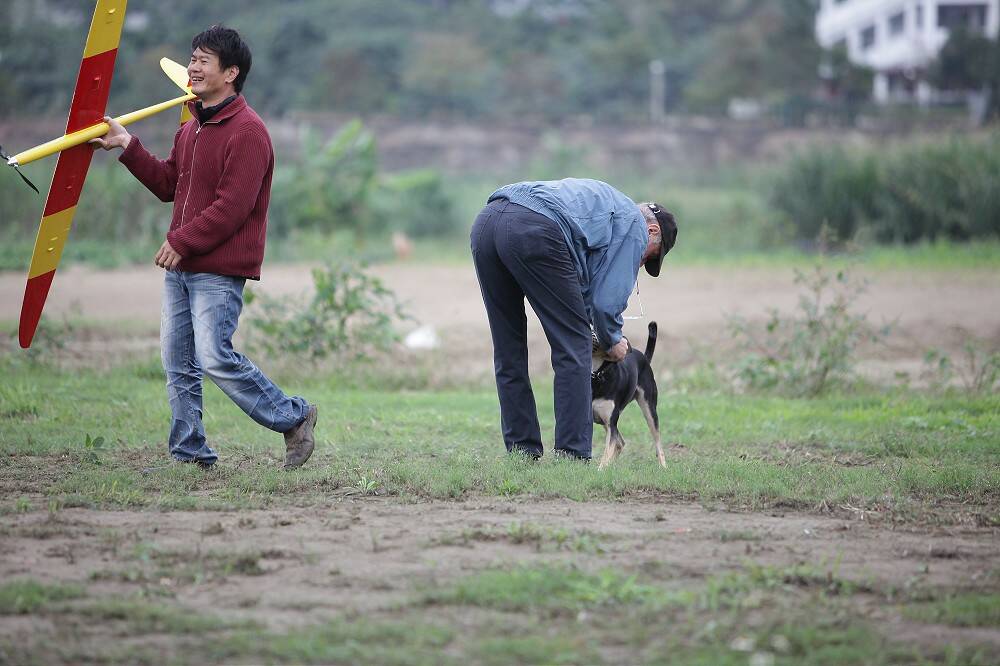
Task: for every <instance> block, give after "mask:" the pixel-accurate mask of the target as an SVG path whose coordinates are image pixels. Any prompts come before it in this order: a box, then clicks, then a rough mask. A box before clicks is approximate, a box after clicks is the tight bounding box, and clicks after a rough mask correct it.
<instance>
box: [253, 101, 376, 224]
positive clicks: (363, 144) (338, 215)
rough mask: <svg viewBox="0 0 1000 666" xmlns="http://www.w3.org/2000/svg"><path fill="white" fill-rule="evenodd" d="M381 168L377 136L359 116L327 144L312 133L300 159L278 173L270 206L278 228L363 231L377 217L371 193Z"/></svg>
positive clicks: (271, 215) (305, 141)
mask: <svg viewBox="0 0 1000 666" xmlns="http://www.w3.org/2000/svg"><path fill="white" fill-rule="evenodd" d="M376 169H377V160H376V155H375V138H374V137H373V136H372V134H371V133H370V132H368V131H367V130H366V129H365V128H364V126H363V125H362V124H361V122H360V121H358V120H355V121H353V122H350V123H348V124H347V125H345V126H344V127H343V128H342V129H341V130H340V131H339V132H337V134H336V135H334V137H333V138H332V139H330V141H329V142H327V143H326V144H325V145H320V143H319V142H318V141H317V140H316V138H315V137H313V136H307V137H306V138H305V140H304V141H303V143H302V161H301V163H300V164H294V165H293V164H289V165H287V166H284V167H282V168H280V169H278V170H277V172H276V173H275V177H274V187H272V192H273V193H274V198H273V203H272V209H271V211H270V218H271V219H272V220H273V221H274V230H275V231H277V232H278V233H283V232H287V231H288V230H290V229H299V228H314V229H319V230H321V231H323V232H326V233H330V232H332V231H335V230H338V229H350V230H352V231H353V232H354V233H355V235H356V236H361V235H362V234H363V233H364V231H365V230H366V229H367V228H368V227H369V226H370V224H371V223H372V222H373V220H374V216H373V215H372V214H371V210H370V206H369V201H370V198H369V197H370V193H371V190H372V188H373V187H374V185H375V174H376Z"/></svg>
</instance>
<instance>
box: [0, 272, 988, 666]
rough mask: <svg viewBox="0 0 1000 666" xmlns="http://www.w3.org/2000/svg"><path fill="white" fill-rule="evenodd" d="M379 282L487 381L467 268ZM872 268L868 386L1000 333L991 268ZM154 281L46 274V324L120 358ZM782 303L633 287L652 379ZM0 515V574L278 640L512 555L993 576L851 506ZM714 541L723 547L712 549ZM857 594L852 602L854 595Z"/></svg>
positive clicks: (663, 567)
mask: <svg viewBox="0 0 1000 666" xmlns="http://www.w3.org/2000/svg"><path fill="white" fill-rule="evenodd" d="M377 273H378V275H380V276H381V277H382V278H383V279H384V280H385V282H386V283H387V285H388V286H389V287H390V288H392V289H393V290H395V291H396V292H397V293H398V294H399V296H400V297H401V298H402V300H403V301H404V302H405V303H406V304H407V306H408V308H409V310H410V312H411V313H412V314H413V315H414V317H415V318H416V320H417V322H418V323H420V324H426V325H431V326H433V327H434V328H435V329H436V330H437V331H438V333H439V334H440V335H441V336H442V339H443V341H444V344H445V345H446V346H447V347H449V348H451V349H453V350H454V353H455V354H456V355H457V356H458V357H459V358H462V359H465V360H466V361H468V363H461V364H456V366H461V367H462V369H461V370H460V372H476V373H481V372H486V373H488V372H489V367H490V358H489V349H490V345H489V334H488V329H487V327H486V325H485V318H484V316H483V312H482V305H481V301H480V297H479V292H478V286H477V284H476V281H475V276H474V274H473V273H472V271H471V269H470V268H469V267H467V266H436V267H427V266H417V265H408V264H396V265H391V266H386V267H381V268H379V269H377ZM871 277H872V281H873V284H872V286H871V289H870V290H869V291H868V292H867V293H866V294H865V295H863V296H862V297H861V298H860V299H859V300H858V302H857V303H856V308H857V309H858V311H862V312H866V313H868V315H869V318H870V319H871V320H873V321H874V322H876V323H879V322H882V321H886V322H889V321H892V322H895V333H894V334H893V336H892V338H891V339H890V343H889V345H888V346H887V347H884V348H881V349H878V350H873V351H872V352H871V353H870V354H869V358H868V359H867V360H866V364H865V368H866V370H867V371H869V372H871V373H873V374H881V375H882V376H891V375H892V374H893V373H894V372H896V371H900V370H904V371H911V372H912V371H915V370H916V369H919V367H920V363H921V361H922V358H923V355H924V353H925V352H926V351H927V349H929V348H932V347H939V348H944V349H946V350H951V351H954V350H957V349H958V348H959V347H960V345H961V344H962V342H963V340H964V339H966V338H967V337H969V336H974V337H976V338H979V339H983V340H987V341H990V342H992V343H993V344H996V343H997V342H1000V279H998V277H997V276H996V275H994V274H991V273H987V272H970V273H961V272H949V273H946V274H941V273H918V272H899V273H893V272H888V273H879V274H876V275H872V276H871ZM160 279H161V276H160V274H159V272H158V271H157V270H155V269H154V268H152V267H150V268H135V269H127V270H117V271H107V272H105V271H93V270H89V269H81V268H68V269H65V270H61V271H60V273H59V274H58V276H57V278H56V282H55V285H54V287H53V291H52V294H51V296H50V299H49V305H48V309H47V311H46V313H47V314H46V316H48V317H56V316H58V315H59V314H60V313H69V312H72V313H75V314H76V315H79V316H82V317H83V318H85V319H87V320H90V321H100V322H115V321H119V322H128V323H127V325H125V326H124V327H123V329H124V331H125V333H122V334H121V337H120V338H119V337H117V336H116V339H115V340H114V341H113V342H110V343H109V341H108V340H107V339H106V338H104V337H100V336H99V338H98V339H96V340H94V341H93V342H92V343H91V344H92V345H93V347H94V349H104V350H105V351H106V350H107V347H108V346H109V345H111V346H112V347H118V346H120V345H122V344H124V342H125V341H126V340H131V343H129V344H131V345H132V348H133V349H148V350H151V349H155V347H156V339H155V331H156V326H157V321H158V310H159V285H160ZM309 283H310V280H309V274H308V270H307V268H306V267H291V266H277V267H271V268H268V270H267V271H266V274H265V279H264V282H262V283H261V284H260V285H259V287H257V288H259V289H260V290H261V291H264V292H267V293H270V294H281V293H297V292H301V291H304V290H305V289H306V288H307V286H308V284H309ZM22 289H23V276H21V275H12V274H4V275H0V313H2V314H0V319H5V320H14V319H16V313H17V309H18V306H19V303H20V296H21V293H22ZM797 297H798V290H797V289H796V288H795V287H794V285H793V284H792V275H791V271H790V270H775V269H768V270H748V269H740V270H714V269H707V268H682V269H669V270H667V271H665V273H664V276H663V277H662V278H661V279H660V280H658V281H654V280H651V279H648V278H644V279H643V280H642V283H641V298H642V302H643V307H644V309H645V312H646V315H647V317H648V318H649V319H655V320H657V321H658V322H659V323H660V327H661V328H660V330H661V340H665V341H666V342H664V343H661V345H660V346H659V347H658V349H659V350H660V351H659V352H658V353H659V357H658V361H659V364H660V366H661V367H663V368H668V369H669V368H671V367H673V366H674V365H678V366H679V365H683V364H686V363H691V362H693V361H694V360H696V359H697V358H699V356H701V355H703V354H706V353H712V351H713V350H714V351H715V352H716V353H717V351H718V349H719V348H724V347H725V345H726V344H728V342H727V341H728V339H729V337H728V335H727V333H726V331H725V326H726V315H727V314H742V315H745V316H749V317H757V318H763V316H764V313H765V311H766V309H767V308H770V307H777V308H781V309H785V310H788V309H791V308H793V307H794V306H795V303H796V300H797ZM636 309H637V308H636ZM644 328H645V322H644V321H640V322H635V321H631V322H629V323H628V325H627V330H626V332H627V333H632V334H633V335H634V336H635V337H636V338H637V339H639V340H644V338H645V332H644ZM531 336H532V344H533V348H534V349H536V350H537V352H539V353H535V354H534V359H533V365H535V366H537V367H544V366H545V364H546V354H545V351H544V350H545V345H544V340H543V337H542V335H541V332H540V330H539V327H538V326H537V323H535V324H534V327H533V329H532V332H531ZM94 349H89V350H88V349H84V350H81V351H82V352H83V353H87V354H89V353H91V352H93V351H94ZM40 502H42V504H39V503H36V504H35V506H36V507H37V506H44V504H43V502H44V499H40ZM0 524H2V526H3V536H2V539H0V579H3V580H7V579H12V578H24V577H31V578H36V579H39V580H46V581H79V580H81V579H83V580H89V582H88V583H87V585H88V590H90V591H97V592H101V593H114V594H129V593H130V592H131V591H133V590H135V589H137V588H141V587H144V586H154V587H157V588H160V589H167V590H170V591H171V593H172V594H175V595H176V599H177V601H178V602H180V603H182V604H183V605H184V606H185V607H188V608H191V609H194V610H199V611H205V612H210V613H213V614H224V615H225V616H227V617H232V618H249V619H253V620H256V621H259V622H260V623H261V624H262V625H264V626H265V627H268V628H270V629H273V630H276V631H282V630H286V629H288V628H290V627H296V626H302V625H305V624H309V623H315V622H318V621H320V620H322V619H323V618H327V617H335V616H339V615H343V614H344V613H356V614H361V615H365V614H371V613H376V614H377V613H382V614H385V613H389V614H391V612H392V609H393V608H394V607H395V606H396V605H397V604H399V603H401V602H405V600H406V599H408V598H411V597H412V595H413V594H415V591H416V590H420V589H426V588H428V587H431V588H432V587H434V586H435V585H437V584H439V583H442V582H447V581H450V580H453V579H455V578H457V577H461V576H464V575H468V574H469V573H472V572H476V571H481V570H483V569H485V568H488V567H491V566H494V565H497V564H501V565H506V564H510V563H514V562H517V563H527V564H531V563H536V562H546V563H553V562H559V561H566V562H573V563H575V564H579V565H580V566H583V567H587V568H604V567H610V568H621V569H623V570H629V571H637V570H645V569H649V570H655V571H659V572H661V574H663V572H667V574H666V575H667V576H668V577H671V578H678V579H685V578H698V577H704V576H708V575H714V574H719V573H722V572H725V571H727V570H729V569H731V568H732V567H735V566H739V565H740V564H741V563H744V562H745V561H746V560H747V559H752V560H754V561H756V562H759V563H761V564H763V565H770V566H775V567H779V568H780V567H787V566H791V565H795V564H799V563H803V562H808V563H833V562H836V563H837V564H836V567H837V569H838V575H839V576H841V577H843V578H844V579H847V580H851V581H854V582H856V583H858V584H859V585H864V586H871V587H872V588H876V589H882V590H884V589H887V588H897V589H904V588H906V587H907V586H911V585H913V584H915V583H917V584H921V585H928V586H932V587H934V586H943V587H946V588H964V589H969V588H974V587H975V586H976V585H977V581H980V580H983V579H984V577H989V576H995V575H996V572H997V571H1000V548H998V546H1000V543H998V532H997V529H996V528H994V527H975V526H954V525H952V526H947V527H940V526H936V525H933V524H922V523H919V522H918V523H914V524H910V525H905V526H903V527H900V526H894V525H892V524H888V523H884V522H879V521H875V522H872V521H871V520H866V519H865V516H864V515H863V514H854V515H853V516H852V515H847V514H843V513H841V514H839V515H838V517H831V516H829V515H813V514H803V513H795V512H784V513H782V512H772V513H767V514H764V513H739V512H727V511H718V510H712V509H711V508H706V507H703V506H699V505H691V504H686V503H664V502H663V501H662V500H653V499H647V500H642V499H637V500H633V501H629V502H621V503H603V502H590V503H579V502H573V501H568V500H538V501H522V500H504V499H497V498H483V499H469V500H465V501H456V502H422V501H421V502H413V503H410V502H400V501H398V500H391V499H389V500H387V499H378V498H358V497H343V498H340V499H337V498H333V500H332V501H331V503H330V504H329V505H328V506H326V507H322V508H319V509H315V510H312V509H310V510H302V509H298V508H276V509H273V510H266V511H242V512H237V513H215V512H184V511H175V512H168V513H155V512H154V513H151V512H142V511H137V512H132V511H98V510H87V509H64V510H62V511H59V512H58V513H56V514H54V515H52V516H50V515H49V514H48V513H47V512H45V511H37V510H36V511H29V512H27V513H23V514H18V515H13V514H10V515H5V516H2V517H0ZM525 526H532V528H531V529H532V530H535V529H537V530H540V531H541V532H540V533H544V534H554V533H564V534H570V535H574V536H573V538H574V539H577V540H578V542H579V539H583V543H584V545H585V546H587V544H590V546H587V547H583V548H579V549H576V548H574V549H564V548H561V547H555V546H553V545H552V543H551V542H547V541H546V540H545V539H534V538H523V534H524V527H525ZM727 534H729V535H735V537H734V538H729V539H727V538H726V535H727ZM518 535H522V536H520V537H519V536H518ZM591 546H592V547H591ZM219 551H227V552H234V553H239V552H251V551H252V552H253V553H254V554H255V555H254V561H253V562H251V564H250V568H251V570H248V571H240V570H239V569H238V568H237V570H236V571H235V572H230V573H231V575H225V576H219V577H211V576H209V577H208V578H204V579H200V578H190V577H188V575H187V574H188V573H190V571H189V570H188V569H185V568H184V566H183V562H184V561H186V560H189V561H194V562H195V563H199V562H202V561H203V557H204V556H203V554H204V553H214V552H219ZM143 552H146V553H150V552H153V553H157V552H158V553H164V552H167V553H174V554H175V555H174V556H173V557H175V560H174V561H172V562H171V565H172V567H170V568H168V570H167V571H166V573H164V574H163V575H162V577H161V578H160V579H158V580H152V581H150V580H148V579H147V578H146V576H148V574H149V571H150V570H149V568H148V565H149V561H148V559H147V560H143V559H142V557H141V554H142V553H143ZM137 563H138V564H137ZM136 567H138V573H135V572H136V571H137V569H136ZM144 567H145V568H144ZM130 571H131V572H132V573H129V572H130ZM88 577H89V579H88ZM855 600H856V601H855V603H858V604H860V605H861V606H862V607H864V606H865V603H866V602H865V599H864V595H861V596H860V597H855ZM859 612H860V613H862V614H863V615H864V616H865V617H867V618H868V619H869V620H870V621H872V622H873V623H876V624H882V625H883V628H884V630H885V632H886V633H888V634H891V635H892V636H893V637H894V639H896V640H900V641H904V642H907V641H909V642H913V643H915V644H923V643H926V644H930V645H937V646H940V645H943V644H951V643H954V644H985V645H989V646H993V647H995V649H996V650H997V654H1000V630H997V629H996V628H992V629H983V628H965V629H962V628H944V627H941V626H938V627H937V628H935V629H934V630H933V631H929V630H927V628H926V626H925V625H921V624H917V623H909V622H906V621H904V620H902V619H901V618H900V617H899V616H898V615H896V614H892V613H886V612H885V611H884V610H883V608H882V606H881V605H880V604H878V603H872V604H871V605H870V607H868V608H861V609H860V610H859ZM39 622H50V620H41V619H39V617H37V616H31V615H28V616H21V617H19V616H3V617H0V634H2V635H6V636H16V635H18V634H22V635H23V636H26V637H31V636H44V635H53V636H60V635H63V636H65V635H66V634H65V632H66V631H70V635H72V636H73V637H74V638H73V640H78V641H82V642H86V641H88V640H91V641H100V640H103V638H102V635H101V634H100V633H96V634H94V633H88V632H87V631H74V630H72V628H70V629H67V628H66V627H61V626H55V625H46V626H41V625H40V624H39ZM26 640H28V639H26ZM2 657H3V655H0V662H2V661H3V658H2Z"/></svg>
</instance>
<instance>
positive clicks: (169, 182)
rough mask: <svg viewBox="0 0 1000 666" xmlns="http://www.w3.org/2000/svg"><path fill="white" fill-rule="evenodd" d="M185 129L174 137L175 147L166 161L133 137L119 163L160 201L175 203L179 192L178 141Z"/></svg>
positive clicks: (178, 131)
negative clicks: (175, 195) (176, 193)
mask: <svg viewBox="0 0 1000 666" xmlns="http://www.w3.org/2000/svg"><path fill="white" fill-rule="evenodd" d="M183 129H184V128H183V127H181V129H179V130H177V133H176V134H175V135H174V145H173V147H172V148H171V149H170V156H169V157H168V158H167V159H166V160H165V161H164V160H158V159H156V156H155V155H153V154H152V153H150V152H149V151H148V150H146V148H145V146H143V145H142V142H141V141H139V137H137V136H135V135H133V136H132V140H131V141H129V142H128V145H127V146H126V147H125V150H123V151H122V154H121V155H120V156H119V157H118V161H119V162H121V163H122V164H124V165H125V167H126V168H127V169H128V170H129V171H131V172H132V175H133V176H135V177H136V180H138V181H139V182H140V183H142V184H143V185H145V186H146V189H148V190H149V191H150V192H152V193H153V194H154V195H156V198H158V199H159V200H160V201H167V202H169V201H173V200H174V193H175V192H176V191H177V141H178V140H179V139H180V136H181V131H183Z"/></svg>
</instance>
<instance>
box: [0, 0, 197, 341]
mask: <svg viewBox="0 0 1000 666" xmlns="http://www.w3.org/2000/svg"><path fill="white" fill-rule="evenodd" d="M127 1H128V0H98V1H97V6H96V7H95V9H94V18H93V20H92V21H91V24H90V32H89V33H88V34H87V45H86V47H84V50H83V60H82V61H81V63H80V73H79V75H78V76H77V80H76V89H75V91H74V93H73V102H72V103H71V105H70V109H69V119H68V120H67V122H66V133H65V135H63V136H61V137H59V138H58V139H54V140H52V141H49V142H48V143H44V144H42V145H40V146H36V147H34V148H31V149H29V150H25V151H24V152H21V153H18V154H16V155H13V156H10V157H8V156H7V155H5V154H3V151H2V149H0V157H3V158H4V159H6V160H7V164H8V165H10V166H12V167H14V169H18V167H20V166H22V165H25V164H28V163H30V162H34V161H35V160H39V159H42V158H43V157H47V156H49V155H54V154H55V153H59V161H58V162H57V163H56V170H55V173H54V174H53V176H52V185H51V186H50V187H49V193H48V197H46V199H45V208H44V211H43V213H42V220H41V223H40V224H39V226H38V236H37V238H36V239H35V249H34V252H33V253H32V255H31V264H30V267H29V269H28V282H27V284H26V285H25V288H24V301H23V303H22V304H21V321H20V324H19V326H18V341H19V342H20V344H21V347H24V348H27V347H29V346H31V340H32V338H33V337H34V336H35V329H36V328H37V327H38V321H39V319H40V318H41V316H42V308H43V307H44V306H45V299H46V298H47V297H48V294H49V288H50V287H51V286H52V278H53V277H54V276H55V273H56V268H57V267H58V266H59V260H60V258H61V257H62V251H63V246H64V245H65V244H66V238H67V236H68V235H69V230H70V227H71V226H72V223H73V213H74V212H75V211H76V205H77V202H78V201H79V200H80V192H81V191H82V190H83V181H84V179H85V178H86V177H87V170H88V169H89V168H90V160H91V158H92V157H93V154H94V148H93V146H91V145H89V144H88V143H87V142H88V141H90V140H91V139H95V138H97V137H99V136H103V135H104V134H105V133H106V132H107V131H108V124H107V123H105V122H104V114H105V109H106V107H107V103H108V93H109V91H110V90H111V78H112V75H113V74H114V68H115V56H116V55H117V53H118V43H119V40H120V38H121V31H122V24H123V23H124V21H125V5H126V3H127ZM160 66H161V68H163V71H164V72H165V73H166V74H167V76H168V77H169V78H170V79H171V81H173V82H174V83H176V84H177V85H178V86H179V87H180V88H181V89H182V90H184V92H185V94H184V95H182V96H180V97H177V98H175V99H171V100H168V101H166V102H162V103H160V104H156V105H154V106H150V107H147V108H145V109H140V110H138V111H133V112H132V113H128V114H125V115H124V116H120V117H118V118H116V119H115V120H117V121H118V122H119V123H121V124H122V125H128V124H130V123H134V122H136V121H138V120H142V119H143V118H148V117H149V116H151V115H153V114H156V113H159V112H160V111H164V110H166V109H169V108H171V107H175V106H177V105H178V104H183V103H184V102H187V101H188V100H192V99H194V97H195V96H194V95H193V94H191V90H190V88H189V87H188V85H187V84H188V77H187V70H186V69H185V68H184V67H183V66H182V65H179V64H177V63H175V62H172V61H170V60H167V59H166V58H164V59H163V60H161V61H160ZM183 119H184V116H183V115H182V122H183ZM18 173H19V174H20V170H19V169H18ZM21 178H23V179H24V180H25V182H28V184H29V185H31V183H30V181H28V179H27V178H25V177H24V175H23V174H21ZM31 187H32V188H33V189H35V191H36V192H37V191H38V190H37V188H35V186H34V185H31Z"/></svg>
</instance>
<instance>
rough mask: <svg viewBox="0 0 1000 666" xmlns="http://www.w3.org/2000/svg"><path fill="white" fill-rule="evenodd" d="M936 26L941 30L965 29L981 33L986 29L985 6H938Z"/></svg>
mask: <svg viewBox="0 0 1000 666" xmlns="http://www.w3.org/2000/svg"><path fill="white" fill-rule="evenodd" d="M937 24H938V26H939V27H941V28H948V29H951V28H967V29H969V30H976V31H978V32H982V31H983V30H984V29H985V28H986V5H984V4H981V3H976V4H967V5H940V6H939V7H938V13H937Z"/></svg>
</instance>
